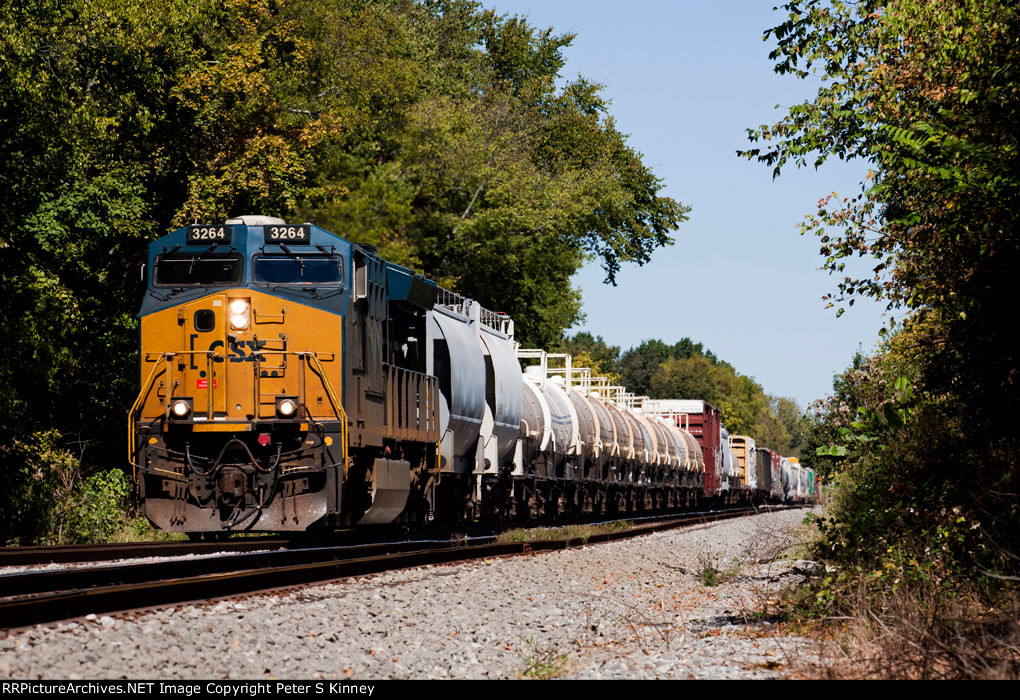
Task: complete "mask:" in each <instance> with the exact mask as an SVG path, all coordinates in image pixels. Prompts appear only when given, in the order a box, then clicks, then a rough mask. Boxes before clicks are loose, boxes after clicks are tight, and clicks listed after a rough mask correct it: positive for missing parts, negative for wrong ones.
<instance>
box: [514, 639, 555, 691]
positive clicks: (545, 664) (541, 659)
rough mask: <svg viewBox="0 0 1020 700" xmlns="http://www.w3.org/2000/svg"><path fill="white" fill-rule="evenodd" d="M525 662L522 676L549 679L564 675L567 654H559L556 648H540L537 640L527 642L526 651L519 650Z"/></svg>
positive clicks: (533, 678)
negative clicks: (536, 642) (536, 644)
mask: <svg viewBox="0 0 1020 700" xmlns="http://www.w3.org/2000/svg"><path fill="white" fill-rule="evenodd" d="M518 655H519V656H520V657H521V660H522V661H523V662H524V670H523V671H521V673H520V674H519V675H520V677H521V678H530V679H532V680H543V681H547V680H549V679H551V678H556V677H557V676H560V675H562V674H563V673H565V672H566V670H567V655H566V654H559V653H557V652H556V651H555V650H554V649H545V650H543V649H539V648H537V647H536V646H535V640H534V639H529V640H527V642H525V649H524V651H521V652H518Z"/></svg>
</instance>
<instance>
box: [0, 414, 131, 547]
mask: <svg viewBox="0 0 1020 700" xmlns="http://www.w3.org/2000/svg"><path fill="white" fill-rule="evenodd" d="M7 452H8V454H7V455H5V456H6V457H8V459H9V460H10V462H11V463H15V464H19V465H20V470H19V471H18V472H16V473H15V474H13V476H14V478H13V479H11V482H10V483H11V486H12V487H13V490H11V491H5V493H4V494H3V497H2V500H0V522H2V528H3V529H2V530H0V542H9V541H15V542H18V543H19V544H29V543H33V542H47V543H53V544H72V543H80V542H105V541H107V540H109V538H110V537H112V536H113V535H114V534H116V533H118V532H119V531H120V530H121V529H123V528H124V527H125V524H126V522H127V517H128V513H129V511H130V507H131V501H132V498H131V496H132V492H133V487H132V484H131V480H130V478H129V477H128V476H127V475H126V474H125V473H124V472H123V471H121V470H120V469H111V470H108V471H96V472H94V473H86V472H85V471H84V470H83V469H82V465H81V461H80V459H79V458H78V457H76V456H75V455H74V454H73V453H71V452H70V451H69V450H68V449H67V448H66V447H64V446H63V441H62V440H61V438H60V435H59V434H58V433H57V432H56V431H54V430H49V431H45V432H41V433H36V434H35V435H33V436H32V438H31V440H29V441H27V442H22V441H15V442H14V443H13V444H12V445H11V446H10V447H8V448H7Z"/></svg>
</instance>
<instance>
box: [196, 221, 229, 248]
mask: <svg viewBox="0 0 1020 700" xmlns="http://www.w3.org/2000/svg"><path fill="white" fill-rule="evenodd" d="M233 237H234V227H233V226H222V225H221V226H206V225H198V224H196V225H194V226H189V227H188V239H187V240H188V243H189V244H191V243H197V244H199V245H201V244H203V243H214V244H217V245H218V244H221V243H230V241H231V239H232V238H233Z"/></svg>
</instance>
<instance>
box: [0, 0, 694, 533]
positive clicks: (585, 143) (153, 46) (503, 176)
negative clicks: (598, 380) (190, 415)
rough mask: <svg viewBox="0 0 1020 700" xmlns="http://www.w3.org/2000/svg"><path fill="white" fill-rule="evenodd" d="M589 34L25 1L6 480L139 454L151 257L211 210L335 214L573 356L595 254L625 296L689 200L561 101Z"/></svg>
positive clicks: (199, 7) (595, 98) (430, 7)
mask: <svg viewBox="0 0 1020 700" xmlns="http://www.w3.org/2000/svg"><path fill="white" fill-rule="evenodd" d="M571 39H572V37H571V36H570V35H555V34H554V33H553V31H552V30H537V29H535V28H533V27H531V26H530V25H529V24H528V23H527V21H526V20H524V19H523V18H520V17H512V16H499V15H497V14H496V13H494V12H491V11H487V10H484V9H483V8H482V7H481V6H480V5H479V4H477V3H474V2H469V1H467V0H422V2H412V1H411V0H337V1H335V2H328V3H323V2H315V1H313V0H202V1H201V2H184V1H183V0H171V2H168V3H164V4H163V5H161V7H160V8H159V12H153V10H152V7H151V3H145V2H142V1H141V0H62V1H60V2H57V1H56V0H41V1H40V2H32V3H29V2H24V1H23V0H13V1H11V2H5V3H2V4H0V161H2V162H3V164H4V167H3V168H2V169H0V191H3V192H4V206H3V208H2V210H0V318H2V320H3V323H4V327H5V334H4V347H3V350H4V352H2V353H0V382H3V387H4V391H2V392H0V467H2V469H3V471H4V473H5V475H7V476H8V477H9V478H11V479H13V478H15V476H16V475H24V474H25V470H24V469H23V465H22V461H23V460H22V456H23V455H24V454H26V453H27V454H30V453H32V452H33V450H34V451H37V452H39V453H43V452H44V451H45V452H46V453H47V454H56V453H57V452H59V450H61V449H65V450H66V449H68V448H70V447H72V444H73V443H77V444H80V445H87V446H88V450H86V451H85V452H84V454H83V459H84V462H85V465H86V471H87V470H88V469H91V468H92V467H94V466H95V465H97V464H101V463H104V462H105V463H107V464H109V463H115V464H120V463H121V461H122V454H123V453H122V445H123V435H122V431H123V415H124V412H125V411H126V408H127V407H128V406H129V405H130V403H131V400H132V398H133V392H134V391H136V390H137V386H136V383H137V357H136V355H135V353H136V352H137V321H136V318H135V314H136V312H137V308H138V303H139V299H140V298H141V293H142V287H141V284H140V283H139V281H138V269H139V266H140V265H141V264H142V263H143V262H144V260H145V246H146V243H147V242H148V241H150V240H153V239H154V238H156V237H158V236H160V235H163V234H165V233H166V232H167V231H168V230H171V229H172V228H175V227H176V226H179V225H181V224H184V223H188V222H190V221H192V220H193V219H194V218H196V217H198V218H200V219H202V220H206V221H217V220H222V219H223V218H225V217H226V216H228V215H236V214H243V213H263V214H270V215H276V216H282V217H284V218H288V219H291V220H294V219H300V220H307V219H311V218H314V219H316V220H317V221H318V223H319V224H321V225H323V226H324V227H326V228H329V229H331V230H334V231H336V232H337V233H338V234H340V235H342V236H345V237H346V238H349V239H352V240H355V241H357V242H364V243H374V244H377V245H378V246H379V248H380V252H381V253H382V254H383V255H384V256H385V257H387V258H389V259H392V260H394V261H396V262H400V263H404V264H407V265H409V266H411V267H413V268H415V269H417V270H419V271H421V272H424V273H425V274H426V275H429V276H430V277H433V278H435V279H437V280H438V281H440V282H441V283H442V284H444V285H446V286H448V287H450V288H452V289H454V290H455V291H458V292H460V293H462V294H466V295H469V296H474V297H475V298H477V299H478V300H479V301H481V302H482V303H483V304H484V305H486V306H487V307H489V308H492V309H494V310H498V311H505V312H508V313H510V314H511V315H513V316H514V318H515V320H516V323H517V329H518V334H519V337H520V339H521V340H522V341H523V342H525V343H529V344H536V345H541V346H546V347H548V346H551V345H552V344H554V343H555V342H557V341H558V340H559V339H560V337H561V335H562V331H563V329H564V328H567V327H569V326H570V325H571V324H572V323H573V322H574V321H575V320H576V319H577V318H578V315H579V313H580V297H579V292H578V291H577V290H575V289H573V288H572V287H571V285H570V279H571V276H572V275H573V273H574V272H575V271H576V270H577V269H578V268H579V267H580V265H582V264H583V263H584V261H585V260H587V259H592V258H597V259H600V260H601V261H602V263H603V265H604V267H605V269H606V273H607V278H608V280H609V281H612V280H613V277H614V275H615V274H616V272H617V271H618V269H619V266H620V265H621V264H623V263H626V262H634V263H637V264H641V263H643V262H646V261H647V260H648V259H649V256H650V255H651V254H652V253H653V251H655V250H656V249H657V248H658V247H660V246H663V245H668V244H669V243H670V242H671V239H670V232H671V231H672V230H673V229H674V228H675V227H676V225H677V224H679V223H680V222H681V221H683V220H684V219H685V218H686V213H687V211H688V209H687V207H685V206H683V205H681V204H679V203H678V202H676V201H674V200H673V199H670V198H668V197H664V196H661V194H660V192H661V189H662V183H661V181H660V180H659V179H658V178H656V177H655V175H654V173H652V171H651V170H650V169H649V168H647V167H646V166H645V165H644V163H643V162H642V157H641V155H640V154H639V153H637V152H635V151H634V150H633V149H631V148H630V147H629V146H628V145H627V139H626V136H625V135H624V134H621V133H620V132H619V131H618V130H617V129H616V127H615V124H614V122H613V119H612V116H611V115H610V113H609V108H608V105H607V103H606V101H605V100H604V99H603V98H602V97H601V95H600V90H601V88H600V86H598V85H595V84H593V83H591V82H589V81H586V80H584V79H583V78H577V79H575V80H572V81H567V82H566V83H564V84H563V85H562V87H557V78H558V74H559V71H560V70H561V68H562V66H563V58H562V50H563V48H564V47H566V46H568V45H569V43H570V41H571ZM53 430H55V431H56V433H54V432H53ZM54 435H56V436H57V437H54ZM54 441H56V442H54ZM15 444H17V445H20V446H21V447H19V448H18V449H15V448H14V445H15ZM33 445H34V447H33ZM75 454H77V451H75ZM18 478H20V477H18ZM22 486H25V485H24V484H21V485H17V486H16V487H15V486H12V488H9V489H7V490H6V491H5V493H6V494H8V496H4V497H3V498H0V511H2V512H0V539H6V537H7V536H9V535H11V534H12V533H11V532H10V531H8V530H4V529H2V528H6V527H8V526H10V527H15V528H17V527H20V525H19V524H18V523H19V522H20V521H17V520H16V519H14V518H12V517H7V516H8V515H10V514H11V513H14V512H20V511H18V506H17V504H16V503H13V501H11V498H10V497H9V494H13V493H28V492H30V491H31V490H32V489H31V488H28V487H27V486H26V487H25V488H21V487H22Z"/></svg>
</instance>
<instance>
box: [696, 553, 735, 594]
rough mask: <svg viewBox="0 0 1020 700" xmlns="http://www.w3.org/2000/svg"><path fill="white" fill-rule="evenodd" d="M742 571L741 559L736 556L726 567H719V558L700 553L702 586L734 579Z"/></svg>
mask: <svg viewBox="0 0 1020 700" xmlns="http://www.w3.org/2000/svg"><path fill="white" fill-rule="evenodd" d="M738 573H740V559H738V558H737V557H734V558H733V560H732V561H731V562H730V563H729V565H727V566H726V568H724V569H723V568H720V567H719V560H718V559H717V558H716V557H715V556H712V555H709V554H706V553H701V554H699V555H698V572H697V577H698V581H700V582H701V585H702V586H707V587H713V586H718V585H720V584H723V583H726V582H727V581H732V580H733V579H734V578H735V577H736V575H737V574H738Z"/></svg>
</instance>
